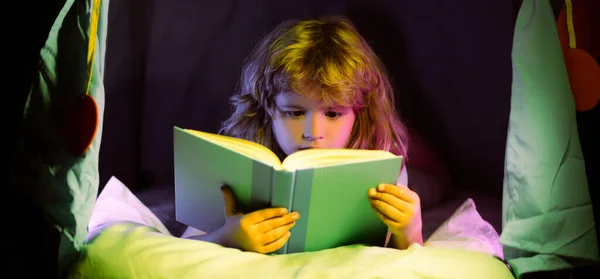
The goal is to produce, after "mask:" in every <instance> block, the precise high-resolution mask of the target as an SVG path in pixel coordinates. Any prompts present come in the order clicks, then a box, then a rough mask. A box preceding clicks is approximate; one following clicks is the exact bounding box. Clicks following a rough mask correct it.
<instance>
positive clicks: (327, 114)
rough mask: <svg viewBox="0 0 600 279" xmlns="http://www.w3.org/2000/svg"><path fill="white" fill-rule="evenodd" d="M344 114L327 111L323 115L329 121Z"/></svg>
mask: <svg viewBox="0 0 600 279" xmlns="http://www.w3.org/2000/svg"><path fill="white" fill-rule="evenodd" d="M343 115H344V114H343V113H341V112H337V111H328V112H326V113H325V116H327V117H329V118H331V119H336V118H339V117H341V116H343Z"/></svg>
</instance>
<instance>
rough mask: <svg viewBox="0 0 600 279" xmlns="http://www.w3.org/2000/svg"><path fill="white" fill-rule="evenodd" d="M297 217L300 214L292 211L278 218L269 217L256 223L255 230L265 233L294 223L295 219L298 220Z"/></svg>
mask: <svg viewBox="0 0 600 279" xmlns="http://www.w3.org/2000/svg"><path fill="white" fill-rule="evenodd" d="M298 218H300V214H299V213H298V212H292V213H290V214H287V215H285V216H282V217H279V218H271V219H269V220H266V221H263V222H260V223H258V224H256V225H255V226H257V227H256V231H257V232H258V233H266V232H268V231H270V230H272V229H275V228H278V227H281V226H285V225H287V224H290V223H294V222H295V221H296V220H298Z"/></svg>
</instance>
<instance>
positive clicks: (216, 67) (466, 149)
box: [100, 0, 516, 193]
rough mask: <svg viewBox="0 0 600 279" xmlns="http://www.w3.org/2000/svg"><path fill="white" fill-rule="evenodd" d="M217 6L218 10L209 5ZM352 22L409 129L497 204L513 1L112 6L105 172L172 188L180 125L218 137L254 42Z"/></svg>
mask: <svg viewBox="0 0 600 279" xmlns="http://www.w3.org/2000/svg"><path fill="white" fill-rule="evenodd" d="M209 2H210V3H209ZM331 14H341V15H346V16H348V17H349V18H350V19H351V20H352V21H353V22H354V23H355V24H356V26H357V28H358V29H359V31H360V32H361V33H362V34H363V36H364V37H365V38H366V39H367V41H368V42H369V43H371V45H372V47H373V48H374V50H375V52H376V53H377V54H378V55H379V56H380V57H381V59H382V60H383V62H384V64H385V65H386V67H387V69H388V71H389V73H390V76H391V78H392V84H393V87H394V89H395V92H396V97H397V109H398V112H399V113H400V115H401V116H402V118H403V119H404V120H405V121H406V123H407V125H409V126H411V127H412V128H414V129H416V130H417V131H419V132H420V133H421V134H422V135H423V136H424V137H425V139H426V140H428V141H429V143H430V144H431V145H432V146H433V147H434V148H435V149H436V150H437V151H438V152H439V153H440V154H441V155H442V157H443V159H444V163H445V164H446V166H447V167H448V168H449V170H450V172H451V174H452V177H453V185H454V186H455V187H464V188H475V189H479V190H484V191H486V192H495V193H499V192H500V191H501V189H502V178H503V169H504V152H505V149H504V147H505V142H506V131H507V128H508V127H507V125H508V114H509V107H510V91H511V77H512V65H511V59H510V55H511V48H512V32H513V26H514V19H515V16H516V6H515V4H514V3H513V2H511V1H505V0H493V1H479V0H464V1H460V5H456V2H455V1H416V0H397V1H366V0H365V1H339V0H338V1H314V0H302V1H266V0H263V1H196V0H179V1H167V0H145V1H140V0H130V1H112V3H111V8H110V14H109V18H110V19H109V32H108V47H107V56H106V57H107V61H106V80H105V82H106V109H105V116H104V117H105V118H104V119H105V122H104V127H105V128H104V131H103V135H102V147H101V155H100V173H101V177H102V180H101V182H100V185H101V186H102V185H104V184H105V183H106V182H107V181H108V179H109V178H110V176H113V175H114V176H116V177H117V178H119V179H120V180H121V181H123V182H124V183H125V184H126V185H128V186H129V187H130V188H131V189H132V190H143V189H147V188H151V187H172V185H173V151H172V149H173V147H172V133H173V132H172V129H173V126H174V125H177V126H181V127H185V128H193V129H199V130H205V131H210V132H216V131H217V129H218V128H219V125H220V123H221V121H223V120H225V119H226V118H227V116H228V115H229V113H230V107H229V104H228V98H229V96H230V95H231V94H232V93H233V91H234V87H235V85H236V83H237V82H238V78H239V73H240V70H241V65H242V61H243V59H244V58H245V56H246V55H247V54H248V53H249V52H250V49H251V48H252V47H253V45H254V43H255V42H256V40H257V39H258V38H259V37H260V36H261V35H263V34H264V33H266V32H268V31H270V30H271V29H272V28H273V27H274V26H275V25H276V24H278V23H279V22H281V21H283V20H285V19H290V18H309V17H316V16H321V15H331Z"/></svg>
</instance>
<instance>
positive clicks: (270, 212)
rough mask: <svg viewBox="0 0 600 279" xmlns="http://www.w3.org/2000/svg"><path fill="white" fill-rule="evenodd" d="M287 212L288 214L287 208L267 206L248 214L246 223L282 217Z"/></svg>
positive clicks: (256, 222)
mask: <svg viewBox="0 0 600 279" xmlns="http://www.w3.org/2000/svg"><path fill="white" fill-rule="evenodd" d="M285 214H287V209H286V208H265V209H261V210H257V211H254V212H252V213H250V214H248V215H246V218H244V220H245V222H247V224H246V225H255V224H258V223H260V222H263V221H265V220H269V219H271V218H275V217H281V216H283V215H285Z"/></svg>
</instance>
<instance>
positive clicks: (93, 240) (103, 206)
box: [70, 177, 513, 279]
mask: <svg viewBox="0 0 600 279" xmlns="http://www.w3.org/2000/svg"><path fill="white" fill-rule="evenodd" d="M89 230H90V234H89V238H88V242H87V244H86V245H85V247H84V249H83V250H82V254H81V258H80V259H79V260H78V261H77V263H76V264H75V266H74V267H73V269H72V270H71V273H70V275H71V277H70V278H89V276H90V275H93V277H94V278H204V277H210V278H215V277H216V278H467V279H468V278H513V276H512V274H511V272H510V271H509V269H508V268H507V267H506V265H505V264H504V263H503V262H502V261H500V260H498V259H497V258H496V257H500V258H501V257H502V254H501V253H502V250H501V248H500V246H499V244H498V234H497V233H495V230H494V228H493V227H492V226H491V225H490V224H489V223H487V222H486V221H485V220H483V218H481V216H479V214H478V213H477V210H476V208H475V203H474V202H473V200H471V199H467V200H466V201H465V202H464V203H463V204H462V205H461V206H460V207H459V208H458V209H457V210H456V211H455V212H454V214H452V216H451V217H450V218H448V220H446V222H444V223H443V224H442V226H440V227H439V228H438V229H437V230H436V231H435V232H434V233H433V234H432V235H431V237H429V239H428V240H427V241H426V243H425V244H424V245H423V246H421V245H418V244H414V245H412V246H411V247H410V248H409V249H407V250H396V249H391V248H384V247H367V246H362V245H351V246H344V247H338V248H333V249H327V250H323V251H318V252H310V253H296V254H290V255H277V256H267V255H260V254H256V253H251V252H242V251H239V250H237V249H231V248H225V247H222V246H219V245H216V244H212V243H207V242H203V241H196V240H189V239H184V238H179V237H178V236H174V235H172V234H171V233H170V232H169V231H168V230H167V229H166V227H165V226H164V225H163V224H162V222H161V221H160V220H159V218H158V217H157V216H156V215H154V214H153V213H152V211H151V210H149V209H148V207H147V206H146V205H144V204H143V203H142V202H141V201H140V200H139V199H138V198H137V197H136V196H135V195H134V194H133V193H131V191H129V189H128V188H127V187H126V186H125V185H123V184H122V183H121V182H120V181H119V180H118V179H116V178H114V177H113V178H111V180H110V181H109V182H108V183H107V185H106V186H105V187H104V190H103V191H102V193H101V194H100V196H99V197H98V199H97V202H96V206H95V208H94V213H93V215H92V218H91V220H90V223H89ZM189 232H196V233H198V232H199V231H196V230H193V229H192V230H188V233H189ZM200 233H201V232H200ZM266 271H268V274H267V273H266Z"/></svg>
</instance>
